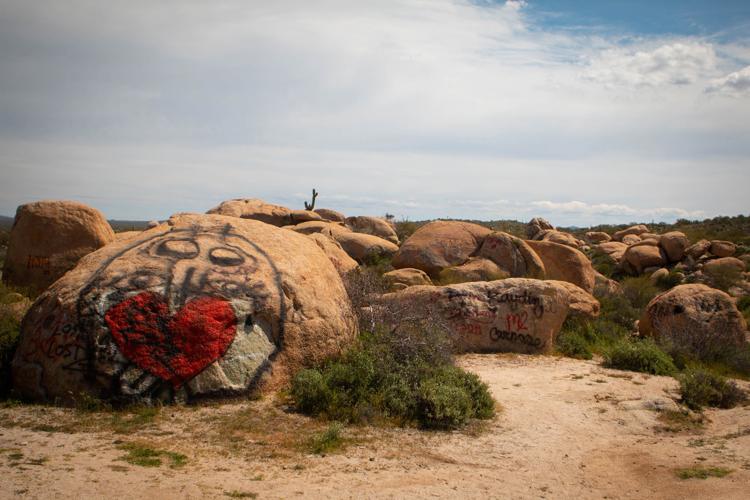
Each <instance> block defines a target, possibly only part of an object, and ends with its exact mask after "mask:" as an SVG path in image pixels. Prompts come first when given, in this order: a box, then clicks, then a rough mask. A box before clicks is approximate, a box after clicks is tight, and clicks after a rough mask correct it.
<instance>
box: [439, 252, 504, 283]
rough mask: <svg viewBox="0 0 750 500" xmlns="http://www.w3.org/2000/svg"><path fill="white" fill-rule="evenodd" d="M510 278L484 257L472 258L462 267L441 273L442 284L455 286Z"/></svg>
mask: <svg viewBox="0 0 750 500" xmlns="http://www.w3.org/2000/svg"><path fill="white" fill-rule="evenodd" d="M505 278H510V274H509V273H508V272H507V271H504V270H502V269H501V268H500V266H498V265H497V264H495V263H494V262H492V261H491V260H490V259H484V258H482V257H470V258H469V260H467V261H466V262H464V263H463V264H461V265H460V266H453V267H449V268H446V269H443V270H442V271H441V272H440V278H439V279H440V283H442V284H444V285H447V284H455V283H467V282H471V281H494V280H500V279H505Z"/></svg>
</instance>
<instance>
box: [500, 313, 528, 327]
mask: <svg viewBox="0 0 750 500" xmlns="http://www.w3.org/2000/svg"><path fill="white" fill-rule="evenodd" d="M528 319H529V313H527V312H526V311H522V312H521V313H520V314H508V315H507V316H505V324H506V326H507V329H508V331H510V332H523V331H526V330H528V329H529V328H528V327H527V326H526V321H528Z"/></svg>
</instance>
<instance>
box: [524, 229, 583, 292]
mask: <svg viewBox="0 0 750 500" xmlns="http://www.w3.org/2000/svg"><path fill="white" fill-rule="evenodd" d="M526 244H527V245H528V246H529V247H531V249H532V250H533V251H534V252H535V253H536V254H537V255H538V256H539V258H541V259H542V263H543V264H544V271H545V276H546V279H550V280H560V281H567V282H568V283H573V284H574V285H576V286H578V287H580V288H582V289H583V290H585V291H586V292H588V293H592V292H593V291H594V284H595V282H596V279H595V274H594V273H595V271H594V268H593V266H592V265H591V261H590V260H589V259H588V257H586V255H584V254H583V252H581V251H580V250H576V249H575V248H571V247H569V246H566V245H560V244H558V243H553V242H551V241H527V242H526Z"/></svg>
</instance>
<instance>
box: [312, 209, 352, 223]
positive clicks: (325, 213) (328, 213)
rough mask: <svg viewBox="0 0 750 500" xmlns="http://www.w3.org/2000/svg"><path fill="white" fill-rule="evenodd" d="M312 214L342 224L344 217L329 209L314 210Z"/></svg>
mask: <svg viewBox="0 0 750 500" xmlns="http://www.w3.org/2000/svg"><path fill="white" fill-rule="evenodd" d="M314 212H315V213H316V214H318V215H320V216H321V217H323V219H324V220H327V221H330V222H344V220H345V219H346V215H344V214H342V213H341V212H337V211H336V210H331V209H330V208H316V209H315V210H314Z"/></svg>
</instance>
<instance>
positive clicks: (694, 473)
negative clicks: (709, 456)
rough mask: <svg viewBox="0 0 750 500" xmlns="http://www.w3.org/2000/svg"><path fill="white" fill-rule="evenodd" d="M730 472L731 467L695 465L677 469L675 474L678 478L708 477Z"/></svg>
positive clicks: (724, 474) (721, 475)
mask: <svg viewBox="0 0 750 500" xmlns="http://www.w3.org/2000/svg"><path fill="white" fill-rule="evenodd" d="M732 472H733V471H732V469H727V468H725V467H703V466H702V465H696V466H693V467H686V468H682V469H677V470H676V471H675V474H676V475H677V477H679V478H680V479H708V478H709V477H724V476H726V475H728V474H731V473H732Z"/></svg>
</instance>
